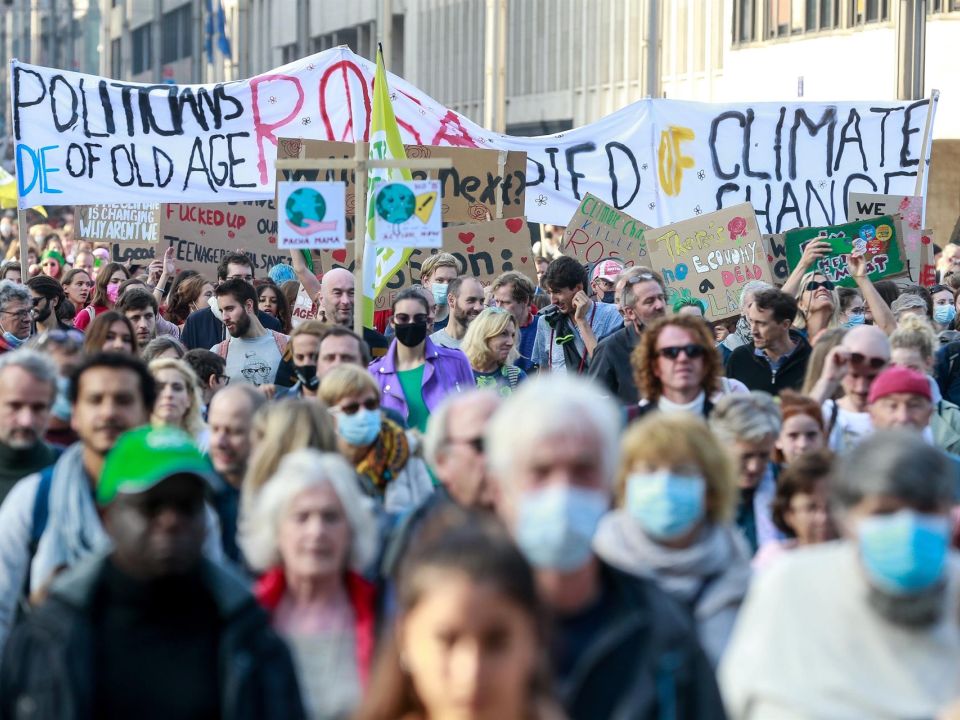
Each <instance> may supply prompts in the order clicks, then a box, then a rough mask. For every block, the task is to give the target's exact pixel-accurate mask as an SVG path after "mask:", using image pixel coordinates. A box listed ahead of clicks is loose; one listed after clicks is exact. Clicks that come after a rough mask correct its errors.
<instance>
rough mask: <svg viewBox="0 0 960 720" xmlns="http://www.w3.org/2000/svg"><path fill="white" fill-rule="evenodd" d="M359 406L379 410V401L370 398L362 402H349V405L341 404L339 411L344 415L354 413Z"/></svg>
mask: <svg viewBox="0 0 960 720" xmlns="http://www.w3.org/2000/svg"><path fill="white" fill-rule="evenodd" d="M361 406H363V408H364V409H366V410H379V409H380V401H379V400H376V399H374V398H370V399H369V400H364V401H363V402H362V403H350V404H349V405H344V406H342V407H341V408H340V412H342V413H343V414H344V415H356V413H357V411H358V410H359V409H360V407H361Z"/></svg>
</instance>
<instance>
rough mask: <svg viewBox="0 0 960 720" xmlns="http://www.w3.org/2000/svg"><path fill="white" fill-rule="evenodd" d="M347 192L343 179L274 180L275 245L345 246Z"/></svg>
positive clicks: (286, 248) (306, 246)
mask: <svg viewBox="0 0 960 720" xmlns="http://www.w3.org/2000/svg"><path fill="white" fill-rule="evenodd" d="M346 193H347V186H346V184H345V183H342V182H280V183H277V211H278V215H279V221H278V223H277V247H278V248H280V249H284V250H291V249H296V248H304V249H308V248H316V249H320V250H337V249H340V248H344V247H346V244H347V217H346V207H347V200H346V197H347V195H346Z"/></svg>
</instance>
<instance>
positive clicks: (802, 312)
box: [793, 270, 843, 330]
mask: <svg viewBox="0 0 960 720" xmlns="http://www.w3.org/2000/svg"><path fill="white" fill-rule="evenodd" d="M817 275H819V276H820V277H822V278H826V277H827V276H826V275H824V274H823V273H822V272H821V271H820V270H811V271H810V272H808V273H804V275H803V277H802V278H800V288H799V289H798V290H797V310H798V312H797V318H796V319H795V320H794V321H793V326H794V327H795V328H800V329H801V330H802V329H804V328H806V327H807V308H804V307H801V305H800V301H801V299H802V298H803V295H804V293H805V292H807V283H808V282H810V281H811V280H812V279H813V278H814V277H816V276H817ZM812 297H813V293H810V296H809V298H808V299H807V306H808V307H809V305H810V298H812ZM830 297H831V298H833V313H832V314H831V315H830V320H829V321H828V322H827V327H828V328H837V327H840V326H841V325H842V324H843V321H842V320H841V318H840V312H841V311H840V293H838V292H837V287H836V285H834V287H833V290H831V291H830Z"/></svg>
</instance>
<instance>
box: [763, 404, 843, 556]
mask: <svg viewBox="0 0 960 720" xmlns="http://www.w3.org/2000/svg"><path fill="white" fill-rule="evenodd" d="M784 425H786V423H784ZM833 462H834V456H833V453H832V452H830V451H829V450H825V449H817V450H810V451H809V452H806V453H804V454H802V455H800V456H799V457H796V458H794V460H793V462H792V463H791V464H790V467H788V468H787V469H786V470H784V471H783V473H782V474H781V475H780V476H779V477H778V478H777V494H776V495H775V496H774V498H773V524H774V525H776V526H777V529H778V530H780V532H782V533H783V534H784V536H785V538H784V539H783V540H771V541H770V542H767V543H764V544H763V545H762V546H761V547H760V550H759V551H758V552H757V555H756V557H754V559H753V567H754V569H756V570H760V569H763V568H767V567H769V566H770V565H771V563H773V562H774V561H775V560H776V559H777V558H779V557H781V556H782V555H783V554H784V553H785V552H786V551H787V550H793V549H794V548H798V547H806V546H807V545H814V544H816V543H822V542H826V541H827V540H832V539H833V538H834V537H835V533H834V530H833V523H832V522H831V520H830V511H829V508H828V506H827V499H828V498H827V494H828V493H827V484H828V481H829V477H830V473H831V472H832V471H833Z"/></svg>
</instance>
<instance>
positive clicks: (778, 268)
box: [763, 233, 790, 285]
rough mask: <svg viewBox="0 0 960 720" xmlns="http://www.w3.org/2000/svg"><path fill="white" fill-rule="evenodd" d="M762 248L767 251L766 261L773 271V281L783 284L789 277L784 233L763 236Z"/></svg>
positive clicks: (776, 283)
mask: <svg viewBox="0 0 960 720" xmlns="http://www.w3.org/2000/svg"><path fill="white" fill-rule="evenodd" d="M763 250H764V252H765V253H767V262H768V263H770V271H771V272H772V273H773V283H774V284H775V285H783V283H785V282H786V281H787V278H789V277H790V266H789V265H788V264H787V243H786V240H785V237H784V233H777V234H774V235H764V236H763Z"/></svg>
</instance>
